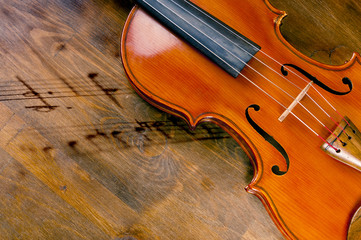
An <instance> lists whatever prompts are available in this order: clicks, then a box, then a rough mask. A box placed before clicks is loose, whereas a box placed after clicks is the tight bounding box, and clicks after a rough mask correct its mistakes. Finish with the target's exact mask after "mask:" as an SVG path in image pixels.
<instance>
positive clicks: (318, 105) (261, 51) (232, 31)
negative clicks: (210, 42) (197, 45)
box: [171, 0, 351, 131]
mask: <svg viewBox="0 0 361 240" xmlns="http://www.w3.org/2000/svg"><path fill="white" fill-rule="evenodd" d="M171 1H172V2H173V3H175V2H174V1H173V0H171ZM185 2H186V3H187V4H188V5H189V6H190V7H192V8H194V9H196V10H197V8H195V6H193V5H192V4H190V3H189V1H185ZM175 4H177V3H175ZM177 5H178V4H177ZM178 6H179V7H181V8H182V9H183V10H185V11H187V9H184V8H183V7H182V6H180V5H178ZM187 12H188V13H190V12H189V11H187ZM190 14H192V13H190ZM192 15H193V14H192ZM193 16H194V17H197V16H195V15H193ZM210 18H212V19H213V20H214V21H215V22H217V23H218V24H219V25H222V23H221V22H220V21H219V20H218V19H216V18H213V17H212V16H210ZM199 20H200V21H202V20H201V19H199ZM202 22H203V23H204V24H206V25H207V26H208V27H211V28H213V27H212V26H210V25H209V24H207V23H205V22H204V21H202ZM222 26H223V25H222ZM225 28H226V29H227V30H228V31H229V32H230V33H232V34H233V35H235V36H236V37H238V38H241V39H242V40H243V41H245V42H246V43H248V45H250V46H251V47H253V48H254V49H256V50H257V49H258V48H257V47H256V46H254V45H253V44H252V43H251V42H250V41H249V40H248V39H246V38H245V37H242V36H240V35H238V34H237V33H236V32H235V31H234V30H233V29H231V28H229V27H228V26H225ZM221 34H222V33H221ZM229 41H231V40H230V39H229ZM241 49H242V50H243V51H245V52H246V53H247V54H249V55H250V56H252V54H251V53H249V52H248V51H247V50H245V49H244V48H242V47H241ZM259 52H260V53H262V54H264V55H265V56H266V57H268V58H269V59H271V60H272V61H274V62H275V63H277V64H278V65H279V66H283V64H281V63H280V62H279V61H277V60H276V59H274V58H273V57H272V56H270V55H269V54H267V53H266V52H264V51H263V50H262V49H259ZM252 57H253V58H254V59H256V60H257V61H258V62H260V63H261V64H263V65H264V66H266V67H267V68H269V69H270V70H271V71H273V72H275V73H276V74H277V75H279V76H280V77H282V78H283V79H284V80H286V81H287V82H289V83H290V84H292V85H293V86H295V87H296V88H298V89H300V90H302V89H301V88H300V87H298V86H297V85H296V84H294V83H293V82H292V81H290V80H288V79H287V78H286V77H285V76H283V75H281V74H280V73H279V72H278V71H276V70H274V69H273V68H271V67H270V66H269V65H267V64H266V63H264V62H263V61H261V60H260V59H258V58H257V57H256V56H252ZM246 65H248V64H247V63H246ZM285 68H287V67H285ZM287 70H288V71H290V72H291V73H293V74H295V75H296V76H297V77H298V78H300V79H301V80H303V81H304V82H308V81H307V80H306V79H305V78H304V77H302V76H300V75H299V74H298V73H297V72H294V71H293V70H292V69H289V68H287ZM312 88H313V89H314V90H315V91H316V93H318V94H319V95H320V96H321V98H322V99H323V100H324V101H325V102H326V103H327V104H328V105H329V106H330V107H331V108H332V109H333V110H334V111H335V112H336V113H337V114H338V115H339V116H340V117H341V118H342V119H343V120H344V121H345V122H346V123H347V124H348V125H349V126H350V127H351V125H350V124H349V122H348V121H347V120H346V119H345V118H344V116H342V115H341V114H340V113H339V112H338V111H337V109H336V108H335V107H334V106H333V105H332V104H331V103H330V102H329V101H328V100H327V99H326V98H325V97H324V96H323V95H322V94H321V93H320V92H319V91H318V90H317V88H315V87H314V86H312ZM306 96H308V97H309V98H310V100H311V101H312V102H313V103H314V104H315V105H316V106H317V107H318V108H319V109H320V110H321V111H322V112H323V113H324V114H326V116H327V117H329V118H330V119H331V120H332V121H333V123H334V124H335V125H336V126H337V127H340V125H339V123H337V121H335V120H334V119H333V118H332V117H331V116H330V115H329V114H328V113H327V112H326V111H325V110H324V109H323V108H322V107H321V106H320V104H318V103H317V102H316V101H315V100H314V99H313V98H312V97H311V96H310V95H309V94H308V93H306ZM341 129H342V131H344V129H343V128H341Z"/></svg>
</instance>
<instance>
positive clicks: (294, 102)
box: [278, 81, 313, 122]
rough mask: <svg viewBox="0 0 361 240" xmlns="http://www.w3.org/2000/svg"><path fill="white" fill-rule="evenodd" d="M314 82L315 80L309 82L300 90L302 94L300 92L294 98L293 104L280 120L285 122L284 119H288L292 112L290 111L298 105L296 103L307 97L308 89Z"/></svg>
mask: <svg viewBox="0 0 361 240" xmlns="http://www.w3.org/2000/svg"><path fill="white" fill-rule="evenodd" d="M312 83H313V82H312V81H311V82H310V83H309V84H307V86H306V87H305V88H304V89H303V90H302V91H301V92H300V94H298V96H297V97H296V98H295V100H293V102H292V103H291V105H290V106H289V107H288V108H287V109H286V110H285V111H284V112H283V113H282V115H281V116H280V117H279V118H278V121H280V122H283V120H285V119H286V117H287V116H288V114H290V112H292V110H293V109H294V108H295V107H296V105H297V104H298V103H299V102H300V101H301V100H302V99H303V98H304V97H305V95H306V94H307V91H308V89H310V87H311V86H312Z"/></svg>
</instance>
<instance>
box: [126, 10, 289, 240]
mask: <svg viewBox="0 0 361 240" xmlns="http://www.w3.org/2000/svg"><path fill="white" fill-rule="evenodd" d="M138 10H140V8H139V7H138V6H134V7H133V9H132V10H131V12H130V14H129V16H128V18H127V20H126V24H125V25H124V28H123V32H122V35H121V36H122V37H121V43H124V42H125V39H126V32H127V29H128V27H129V25H130V22H131V19H132V18H133V17H134V15H135V13H136V12H137V11H138ZM120 51H121V59H122V65H123V67H124V69H125V73H126V75H127V78H128V80H129V83H130V84H131V85H132V88H133V89H134V90H135V91H136V93H137V94H138V95H139V96H140V97H141V98H142V99H144V100H145V101H146V102H147V103H149V104H151V105H152V106H154V107H156V108H158V109H160V110H161V111H164V112H166V113H169V114H171V115H174V116H176V117H179V118H181V119H183V120H184V121H185V122H186V123H187V125H188V127H189V129H190V130H192V131H193V130H195V129H196V128H197V126H198V125H199V124H201V123H203V122H210V123H213V124H216V125H217V126H219V127H220V128H222V129H223V130H224V131H226V132H227V133H228V134H229V135H230V136H231V137H232V138H233V139H234V140H235V141H236V142H237V143H238V145H239V146H240V147H241V148H242V150H243V151H244V152H245V154H246V155H247V157H248V159H249V162H250V163H251V164H252V167H253V176H252V180H251V181H250V183H249V184H248V185H247V186H245V187H244V189H245V191H246V192H247V193H250V194H252V195H255V196H256V197H257V198H258V199H260V201H261V202H262V204H263V205H264V207H265V209H266V211H267V213H268V215H269V216H270V217H271V219H272V221H273V222H274V223H275V225H276V227H277V228H278V230H279V231H280V232H281V233H282V235H283V236H284V237H285V238H286V239H290V240H292V239H296V238H295V237H294V236H293V237H292V236H291V235H292V231H290V230H289V229H288V228H287V225H286V224H284V223H282V218H281V217H280V216H279V214H278V213H277V211H275V210H277V208H276V207H275V206H274V204H273V203H272V200H271V197H269V196H268V194H267V191H265V190H263V189H261V188H260V187H258V186H257V183H258V182H259V181H260V179H261V178H262V175H263V166H262V164H258V163H259V162H261V161H260V160H259V159H261V157H260V153H259V152H258V150H257V148H256V146H255V144H254V143H253V141H252V140H251V139H250V138H249V137H248V136H247V135H246V134H244V133H243V131H242V130H241V129H239V128H238V127H237V126H236V125H235V124H233V125H234V127H235V128H236V129H237V131H239V132H236V131H235V130H233V128H232V123H231V122H228V121H227V118H226V117H224V116H218V115H219V114H216V113H203V114H201V115H200V116H197V117H194V116H192V114H190V113H188V112H187V110H185V109H183V108H182V110H183V111H182V110H180V109H176V106H173V107H171V106H169V104H168V105H167V104H164V103H162V102H159V101H157V100H155V98H154V97H152V93H150V92H149V94H147V90H146V89H143V90H142V89H140V88H139V87H138V85H137V84H136V83H134V81H136V80H135V77H134V76H132V71H131V70H130V67H129V66H128V65H127V61H126V59H127V57H126V50H125V44H121V48H120ZM216 116H218V117H216ZM242 133H243V134H242ZM280 220H281V221H280Z"/></svg>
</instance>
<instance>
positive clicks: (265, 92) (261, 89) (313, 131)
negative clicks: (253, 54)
mask: <svg viewBox="0 0 361 240" xmlns="http://www.w3.org/2000/svg"><path fill="white" fill-rule="evenodd" d="M240 75H241V76H242V77H243V78H244V79H246V80H247V81H248V82H250V83H251V84H252V85H254V86H255V87H256V88H258V89H259V90H260V91H262V92H263V93H264V94H266V95H267V96H268V97H270V98H271V99H272V100H273V101H275V102H276V103H278V104H279V105H280V106H282V107H284V108H286V106H284V105H283V104H282V103H280V102H279V101H278V100H277V99H275V98H274V97H273V96H272V95H271V94H269V93H268V92H267V91H265V90H264V89H263V88H261V87H260V86H258V85H257V84H256V83H255V82H253V81H252V80H251V79H249V78H248V77H247V76H245V75H244V74H243V73H240ZM286 109H287V108H286ZM290 114H291V115H292V116H294V117H295V118H296V119H297V120H298V121H300V122H301V123H302V124H303V125H304V126H305V127H306V128H308V129H309V130H310V131H311V132H312V133H314V134H315V135H316V136H317V137H319V138H320V139H321V140H322V141H323V142H325V143H326V144H327V145H328V146H330V147H331V148H332V149H334V150H335V151H336V152H338V151H339V150H338V149H337V148H335V147H334V146H332V145H331V144H330V143H329V142H328V141H327V140H325V139H324V138H323V137H321V135H319V134H318V133H317V132H316V131H315V130H313V129H312V128H311V127H310V126H308V125H307V124H306V123H305V122H304V121H302V120H301V119H300V118H299V117H298V116H297V115H296V114H294V113H293V112H292V111H291V112H290Z"/></svg>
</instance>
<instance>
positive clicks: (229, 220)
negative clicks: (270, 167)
mask: <svg viewBox="0 0 361 240" xmlns="http://www.w3.org/2000/svg"><path fill="white" fill-rule="evenodd" d="M0 2H1V4H0V6H1V7H0V17H1V19H2V21H1V22H0V65H1V66H2V67H1V68H0V86H1V88H0V89H1V92H0V112H1V114H0V136H1V137H0V146H1V149H0V156H1V157H0V181H1V184H0V236H1V238H2V239H245V240H247V239H283V237H282V235H281V234H280V233H279V231H278V230H277V228H276V227H275V226H274V224H273V222H272V221H271V219H270V217H269V216H268V214H267V213H266V210H265V209H264V208H263V205H262V204H261V203H260V201H259V200H258V199H257V198H256V197H254V196H252V195H250V194H247V193H246V192H245V191H244V190H243V187H244V186H246V185H247V184H248V183H249V182H250V180H251V178H252V176H253V172H252V166H251V164H250V163H249V161H248V159H247V157H246V155H245V154H244V153H243V151H242V150H241V149H240V147H239V146H238V145H237V144H236V142H235V141H234V140H233V139H231V138H230V137H229V136H228V134H226V133H225V132H224V131H222V130H221V129H219V128H218V127H215V126H214V125H211V124H203V125H201V126H200V127H199V128H198V129H197V130H196V131H194V132H191V131H189V130H188V126H187V125H186V124H185V123H184V122H183V121H182V120H179V119H177V118H175V117H172V116H169V115H167V114H165V113H162V112H160V111H158V110H156V109H154V108H153V107H151V106H149V105H148V104H147V103H145V102H144V101H142V100H141V99H140V98H139V97H138V96H137V95H136V93H135V92H134V91H133V90H132V89H131V87H130V85H129V83H128V80H127V79H126V76H125V74H124V71H123V68H122V65H121V62H120V59H119V49H120V47H119V39H120V35H121V31H122V27H123V25H124V21H125V19H126V17H127V14H128V12H129V11H130V8H131V6H132V3H131V2H129V1H125V0H119V1H112V0H108V1H105V0H104V1H100V0H94V1H90V0H77V1H68V0H67V1H60V0H49V1H20V0H19V1H18V0H14V1H5V0H0ZM273 2H274V3H275V6H277V7H278V8H280V9H285V10H287V11H288V12H289V17H288V18H287V19H286V20H285V23H284V26H283V30H284V33H285V34H286V36H287V39H289V40H290V42H291V43H292V44H293V45H294V46H295V47H296V48H298V49H300V50H301V51H302V52H303V53H305V54H306V55H308V56H312V57H314V58H315V59H317V60H320V61H323V62H327V63H334V64H338V63H340V62H344V61H345V60H347V59H348V58H349V56H350V53H351V52H352V51H354V50H358V49H357V48H356V46H360V40H359V37H358V28H359V26H360V24H359V23H360V20H359V17H358V16H359V13H360V8H359V7H358V3H357V1H347V2H346V4H344V3H345V2H344V1H341V0H340V1H330V0H329V1H326V0H323V1H316V2H314V3H306V2H304V3H298V4H301V6H300V5H297V3H291V2H289V1H285V0H282V1H281V0H274V1H272V3H273ZM316 3H317V4H316ZM307 4H308V5H307ZM326 5H327V6H328V7H327V8H325V9H326V10H323V7H324V6H326ZM336 13H338V14H340V15H337V16H340V17H334V16H336ZM297 14H298V15H297ZM299 16H302V17H303V18H300V17H299ZM330 16H331V19H332V21H330V20H329V19H330ZM292 19H293V20H292ZM304 19H307V20H308V21H309V22H307V21H305V20H304ZM291 20H292V21H291ZM314 22H316V23H317V24H312V23H314ZM299 29H302V31H300V30H299ZM335 29H336V30H337V29H342V32H338V33H337V34H335V33H330V32H331V30H335ZM321 30H322V31H321ZM315 32H317V33H318V34H314V33H315ZM330 53H331V54H330Z"/></svg>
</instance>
